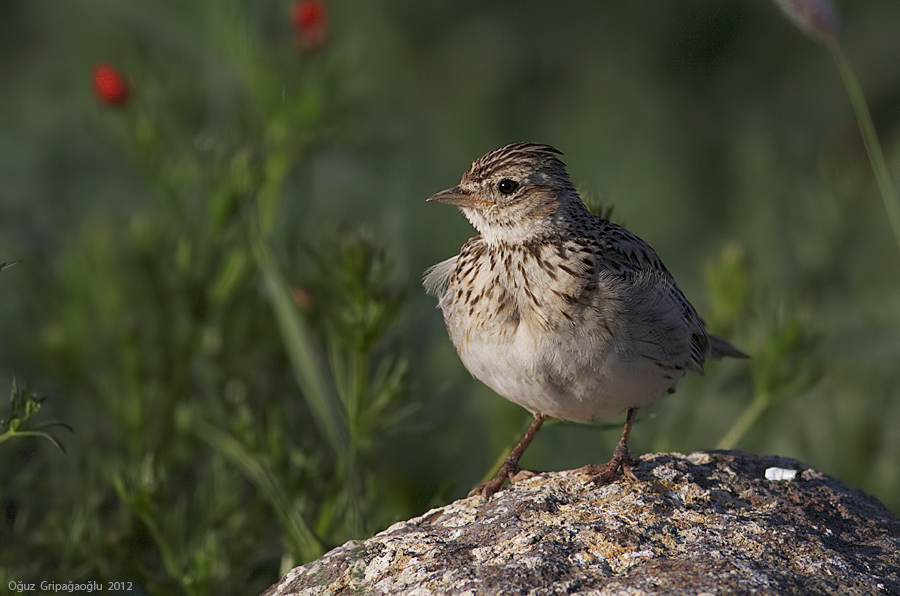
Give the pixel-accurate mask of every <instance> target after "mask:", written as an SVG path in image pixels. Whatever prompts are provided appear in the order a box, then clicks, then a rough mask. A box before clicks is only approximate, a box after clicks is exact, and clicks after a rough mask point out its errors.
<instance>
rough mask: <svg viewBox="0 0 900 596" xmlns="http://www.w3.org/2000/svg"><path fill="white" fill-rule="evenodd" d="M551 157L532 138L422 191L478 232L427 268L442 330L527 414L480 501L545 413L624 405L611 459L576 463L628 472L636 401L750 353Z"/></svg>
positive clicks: (599, 474) (608, 473)
mask: <svg viewBox="0 0 900 596" xmlns="http://www.w3.org/2000/svg"><path fill="white" fill-rule="evenodd" d="M560 155H562V153H561V152H560V151H558V150H556V149H554V148H553V147H551V146H549V145H540V144H535V143H518V144H513V145H507V146H506V147H501V148H500V149H497V150H495V151H492V152H490V153H488V154H487V155H484V156H483V157H481V158H480V159H478V160H476V161H475V162H474V163H473V164H472V166H471V167H470V168H469V169H468V170H467V171H466V172H465V173H464V174H463V177H462V181H461V182H460V183H459V185H458V186H454V187H453V188H450V189H447V190H444V191H441V192H439V193H437V194H435V195H434V196H432V197H431V198H429V199H428V200H429V201H434V202H437V203H445V204H448V205H455V206H457V207H459V208H460V209H461V210H462V212H463V214H464V215H465V216H466V218H467V219H468V220H469V222H470V223H471V224H472V225H473V226H474V227H475V229H476V230H477V231H478V232H479V235H477V236H475V237H473V238H470V239H469V240H468V242H466V243H465V244H464V245H463V247H462V249H461V250H460V252H459V254H458V255H456V256H455V257H452V258H450V259H447V260H446V261H443V262H441V263H438V264H437V265H435V266H433V267H432V268H430V269H429V270H428V271H427V272H426V275H425V280H424V284H425V287H426V289H427V290H428V291H429V292H430V293H432V294H434V295H435V296H436V297H437V298H438V305H439V306H440V308H441V310H442V311H443V314H444V322H445V323H446V326H447V331H448V332H449V334H450V339H451V340H452V342H453V345H454V346H455V347H456V351H457V352H458V353H459V357H460V359H461V360H462V362H463V364H464V365H465V367H466V368H467V369H468V370H469V372H470V373H471V374H472V375H473V376H474V377H475V378H476V379H478V380H480V381H481V382H482V383H484V384H485V385H487V386H488V387H490V388H491V389H493V390H494V391H495V392H496V393H498V394H499V395H500V396H502V397H505V398H506V399H508V400H510V401H511V402H513V403H516V404H518V405H520V406H522V407H523V408H525V409H526V410H528V411H529V412H531V413H532V414H533V416H534V420H533V422H532V423H531V426H530V427H529V429H528V431H527V432H526V433H525V436H524V437H523V438H522V440H521V441H520V442H519V443H518V445H516V447H515V448H514V449H513V450H512V452H511V453H510V454H509V456H508V457H507V458H506V460H505V461H504V463H503V465H502V466H501V468H500V472H499V474H498V475H497V477H496V478H494V479H493V480H491V481H490V482H488V483H486V484H484V485H480V486H478V487H476V488H475V489H473V491H472V494H475V493H478V492H480V493H481V494H482V495H483V496H484V498H485V499H490V498H491V496H492V495H493V494H494V493H495V492H497V491H498V490H499V489H500V488H501V487H502V486H503V484H504V482H505V481H506V480H507V479H509V480H510V481H511V482H513V481H515V478H516V477H517V475H518V474H519V472H520V468H519V458H520V457H521V456H522V453H523V452H524V451H525V449H526V448H527V447H528V445H529V444H530V443H531V441H532V439H533V438H534V436H535V434H536V433H537V432H538V430H539V429H540V428H541V425H542V424H543V423H544V421H545V420H546V419H547V418H548V417H552V418H558V419H561V420H569V421H574V422H582V423H586V422H590V421H593V420H596V419H602V418H613V417H616V416H618V415H620V414H621V413H622V412H626V418H625V428H624V430H623V432H622V437H621V439H620V440H619V443H618V445H617V446H616V448H615V450H614V452H613V455H612V458H611V459H610V460H609V462H607V463H606V464H603V465H590V466H585V468H584V471H585V472H586V473H588V474H590V475H591V480H592V481H593V482H595V483H606V482H609V481H610V480H612V479H613V478H615V477H616V475H617V474H618V473H619V471H620V470H623V471H624V472H626V473H630V468H629V464H630V461H631V460H630V456H629V453H628V436H629V434H630V432H631V426H632V422H633V420H634V415H635V412H636V411H637V409H638V408H640V407H641V406H645V405H647V404H650V403H652V402H655V401H656V400H658V399H660V398H662V397H664V396H666V395H668V394H671V393H673V392H674V391H675V387H676V386H677V385H678V382H679V381H680V380H681V378H682V377H683V376H684V375H685V373H686V372H687V371H689V370H690V371H694V372H698V373H702V372H703V366H704V362H705V361H706V360H709V359H719V358H722V357H723V356H730V357H736V358H746V354H744V353H743V352H741V351H740V350H739V349H737V348H735V347H734V346H733V345H731V344H730V343H728V342H727V341H725V340H724V339H722V338H720V337H717V336H715V335H712V334H710V333H708V332H707V331H706V326H705V324H704V322H703V319H701V318H700V316H699V315H698V314H697V311H696V310H695V309H694V307H693V306H692V305H691V303H690V302H688V300H687V299H686V298H685V296H684V294H683V293H682V292H681V290H680V289H679V288H678V285H677V284H676V283H675V280H674V279H673V277H672V275H671V274H670V273H669V271H668V270H667V269H666V267H665V265H663V263H662V261H661V260H660V258H659V257H658V256H657V254H656V252H654V250H653V249H652V248H650V246H649V245H648V244H647V243H646V242H644V241H643V240H641V239H640V238H638V237H637V236H635V235H634V234H632V233H631V232H629V231H628V230H626V229H625V228H623V227H621V226H619V225H616V224H614V223H612V222H610V221H607V220H606V219H603V218H600V217H597V216H595V215H593V214H591V213H590V212H589V211H588V209H587V208H586V207H585V205H584V203H583V202H582V201H581V198H580V197H579V196H578V193H577V191H576V190H575V187H574V186H573V185H572V182H571V180H570V179H569V175H568V174H567V172H566V167H565V164H564V163H563V162H562V161H561V160H560V158H559V156H560Z"/></svg>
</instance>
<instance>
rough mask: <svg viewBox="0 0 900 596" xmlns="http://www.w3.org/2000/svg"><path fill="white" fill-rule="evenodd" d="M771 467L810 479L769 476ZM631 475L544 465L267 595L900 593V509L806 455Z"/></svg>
mask: <svg viewBox="0 0 900 596" xmlns="http://www.w3.org/2000/svg"><path fill="white" fill-rule="evenodd" d="M770 468H780V469H782V470H796V472H797V474H796V475H795V476H794V478H793V479H792V480H786V479H785V480H769V479H767V477H766V470H767V469H770ZM634 473H635V475H636V477H637V481H634V480H627V479H624V478H619V479H617V480H616V481H615V482H612V483H609V484H607V485H605V486H599V487H597V486H594V485H592V484H591V483H590V482H589V481H588V478H587V477H585V476H584V475H581V474H579V473H578V472H577V471H565V472H552V473H544V474H539V475H537V476H534V477H532V478H529V479H527V480H524V481H522V482H520V483H518V484H516V485H515V486H512V487H507V488H505V489H504V490H503V491H501V492H500V493H497V494H496V495H495V496H494V497H493V498H492V499H491V500H490V501H488V502H484V500H483V499H482V498H481V497H470V498H467V499H462V500H459V501H456V502H454V503H451V504H449V505H446V506H444V507H440V508H437V509H434V510H432V511H429V512H428V513H426V514H425V515H422V516H420V517H416V518H413V519H411V520H409V521H404V522H398V523H396V524H394V525H392V526H391V527H389V528H388V529H386V530H384V531H383V532H380V533H379V534H377V535H375V536H374V537H372V538H369V539H368V540H364V541H351V542H348V543H347V544H345V545H343V546H341V547H339V548H336V549H334V550H332V551H331V552H329V553H327V554H326V555H324V556H323V557H322V558H320V559H318V560H317V561H313V562H311V563H308V564H306V565H303V566H300V567H297V568H296V569H294V570H292V571H290V572H289V573H288V574H286V575H285V576H284V577H283V578H281V580H280V581H279V582H278V583H276V584H275V585H273V586H272V587H271V588H269V590H268V591H267V592H266V593H265V596H276V595H278V596H288V595H297V596H300V595H303V596H312V595H319V594H322V595H324V594H328V595H343V594H366V595H382V594H383V595H388V594H410V595H417V596H427V595H438V594H458V595H472V596H475V595H481V594H531V595H535V596H537V595H550V594H598V595H614V594H615V595H620V594H621V595H625V594H628V595H640V594H660V593H665V594H673V595H679V594H685V595H686V594H691V595H696V594H702V593H709V594H751V593H752V594H759V595H766V594H773V595H774V594H850V595H856V594H859V595H862V594H897V595H900V519H898V518H897V517H896V516H894V515H893V514H891V513H890V512H889V511H888V510H887V509H886V508H885V507H884V506H883V505H882V504H881V503H880V502H879V501H878V500H877V499H875V498H873V497H871V496H868V495H866V494H865V493H863V492H861V491H859V490H855V489H851V488H848V487H846V486H845V485H843V484H842V483H840V482H839V481H837V480H835V479H833V478H830V477H828V476H825V475H824V474H822V473H820V472H817V471H815V470H813V469H811V468H809V467H808V466H806V465H804V464H802V463H800V462H798V461H796V460H792V459H788V458H781V457H759V456H754V455H749V454H745V453H741V452H737V451H715V452H699V453H693V454H691V455H682V454H678V453H662V454H652V455H645V456H643V457H641V458H640V460H639V461H638V462H637V464H636V465H635V467H634ZM770 476H772V474H771V473H770ZM778 477H784V478H788V477H790V474H783V473H779V474H778Z"/></svg>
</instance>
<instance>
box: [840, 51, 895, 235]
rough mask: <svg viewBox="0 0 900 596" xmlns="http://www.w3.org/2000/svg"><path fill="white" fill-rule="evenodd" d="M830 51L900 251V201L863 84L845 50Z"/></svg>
mask: <svg viewBox="0 0 900 596" xmlns="http://www.w3.org/2000/svg"><path fill="white" fill-rule="evenodd" d="M829 49H830V50H831V55H832V56H833V57H834V61H835V63H836V64H837V67H838V71H839V72H840V73H841V78H842V79H843V81H844V87H846V88H847V95H849V96H850V105H851V106H853V111H854V112H855V113H856V120H857V122H858V123H859V130H860V132H861V133H862V138H863V142H864V143H865V145H866V152H867V153H868V154H869V162H870V163H871V164H872V171H873V173H874V175H875V182H876V183H877V184H878V191H879V193H880V194H881V200H882V201H883V202H884V210H885V211H886V212H887V215H888V220H889V221H890V223H891V229H892V230H893V232H894V240H895V241H896V242H897V248H898V249H900V199H898V198H897V189H896V188H895V187H894V183H893V181H892V180H891V176H890V174H889V172H888V167H887V163H886V162H885V160H884V154H883V153H882V151H881V144H880V143H879V142H878V135H877V134H876V133H875V126H874V125H873V124H872V115H871V114H870V113H869V107H868V106H867V105H866V98H865V95H863V91H862V87H861V86H860V84H859V79H857V78H856V73H855V72H854V70H853V66H852V65H851V64H850V61H849V60H848V59H847V57H846V56H845V55H844V52H843V51H841V47H840V46H839V45H838V44H837V43H833V44H829Z"/></svg>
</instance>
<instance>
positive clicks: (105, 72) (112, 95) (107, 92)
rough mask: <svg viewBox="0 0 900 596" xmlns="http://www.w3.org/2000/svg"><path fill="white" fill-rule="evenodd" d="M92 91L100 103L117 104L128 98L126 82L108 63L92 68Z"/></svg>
mask: <svg viewBox="0 0 900 596" xmlns="http://www.w3.org/2000/svg"><path fill="white" fill-rule="evenodd" d="M94 92H96V94H97V99H98V100H100V102H101V103H105V104H107V105H111V106H117V105H121V104H123V103H125V102H126V101H127V100H128V95H129V92H130V91H129V88H128V82H127V81H126V80H125V78H124V77H123V76H122V74H121V73H120V72H119V71H118V70H116V69H115V67H113V66H111V65H109V64H100V65H98V66H97V67H95V68H94Z"/></svg>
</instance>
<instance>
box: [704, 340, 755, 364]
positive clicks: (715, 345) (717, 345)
mask: <svg viewBox="0 0 900 596" xmlns="http://www.w3.org/2000/svg"><path fill="white" fill-rule="evenodd" d="M707 337H709V357H710V358H711V359H713V360H721V359H722V358H725V357H728V358H749V357H750V356H748V355H747V354H745V353H744V352H742V351H741V350H739V349H737V348H736V347H734V346H733V345H731V343H730V342H728V341H726V340H724V339H722V338H721V337H719V336H718V335H713V334H712V333H710V334H708V335H707Z"/></svg>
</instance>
